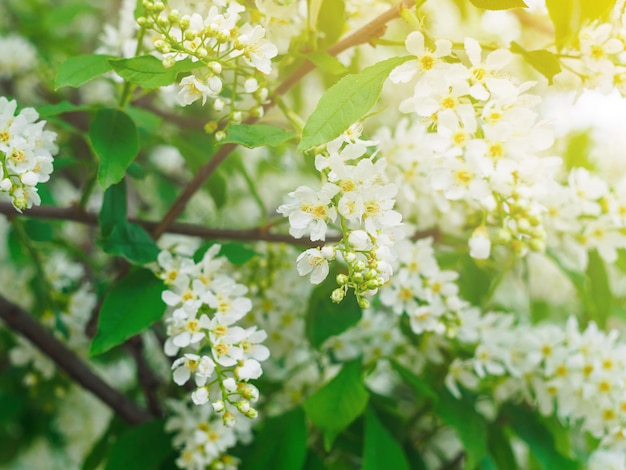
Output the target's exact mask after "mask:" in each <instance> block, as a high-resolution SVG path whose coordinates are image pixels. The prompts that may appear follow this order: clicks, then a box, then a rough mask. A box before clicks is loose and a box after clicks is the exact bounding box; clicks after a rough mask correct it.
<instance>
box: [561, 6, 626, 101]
mask: <svg viewBox="0 0 626 470" xmlns="http://www.w3.org/2000/svg"><path fill="white" fill-rule="evenodd" d="M618 5H619V2H618ZM612 16H613V18H614V20H613V21H610V22H593V23H591V24H587V25H585V26H584V27H583V28H581V30H580V32H579V34H578V38H577V39H578V40H577V41H575V42H574V43H573V44H572V46H571V48H570V49H569V50H566V51H565V55H564V56H563V57H562V58H561V60H562V61H563V63H564V64H566V65H567V69H566V70H565V71H563V72H561V74H559V76H557V77H556V78H557V80H558V81H560V82H561V83H564V84H565V83H569V84H571V85H582V86H584V87H586V88H591V89H596V90H599V91H601V92H603V93H609V92H610V91H611V90H614V89H617V90H618V91H619V92H620V93H621V94H622V95H626V14H621V10H620V8H619V7H618V8H616V10H615V12H614V14H613V15H612Z"/></svg>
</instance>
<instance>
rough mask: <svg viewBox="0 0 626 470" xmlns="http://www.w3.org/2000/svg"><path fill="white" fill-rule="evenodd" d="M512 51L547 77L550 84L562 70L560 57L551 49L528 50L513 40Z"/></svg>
mask: <svg viewBox="0 0 626 470" xmlns="http://www.w3.org/2000/svg"><path fill="white" fill-rule="evenodd" d="M511 52H513V53H515V54H520V55H521V56H522V57H523V58H524V59H525V60H526V62H528V63H529V64H530V65H531V66H532V67H533V68H534V69H535V70H537V72H539V73H540V74H541V75H543V76H544V77H546V78H547V79H548V83H550V84H551V83H552V78H553V77H554V76H555V75H556V74H557V73H560V72H561V62H560V61H559V58H558V57H557V56H556V55H554V54H553V53H552V52H550V51H546V50H544V49H538V50H536V51H527V50H526V49H524V48H523V47H522V46H520V45H519V44H518V43H516V42H512V43H511Z"/></svg>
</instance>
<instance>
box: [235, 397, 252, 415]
mask: <svg viewBox="0 0 626 470" xmlns="http://www.w3.org/2000/svg"><path fill="white" fill-rule="evenodd" d="M236 406H237V409H238V410H239V411H240V412H241V413H243V414H246V413H247V412H248V411H249V410H250V403H249V402H248V400H241V401H238V402H237V404H236Z"/></svg>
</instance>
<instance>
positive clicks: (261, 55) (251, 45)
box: [231, 24, 278, 75]
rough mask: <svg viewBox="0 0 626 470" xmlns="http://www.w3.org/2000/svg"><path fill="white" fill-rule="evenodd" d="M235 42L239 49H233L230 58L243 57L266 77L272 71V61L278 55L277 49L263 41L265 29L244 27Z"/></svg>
mask: <svg viewBox="0 0 626 470" xmlns="http://www.w3.org/2000/svg"><path fill="white" fill-rule="evenodd" d="M240 33H241V35H240V36H239V38H238V39H237V42H238V43H239V44H241V46H242V47H241V49H235V50H234V51H233V52H232V53H231V57H239V56H241V57H243V59H244V60H245V61H246V62H247V63H248V64H249V65H251V66H253V67H255V68H256V69H257V70H258V71H259V72H262V73H264V74H266V75H268V74H269V73H270V72H271V71H272V59H273V58H274V57H276V55H277V54H278V48H277V47H276V46H275V45H274V44H272V43H271V42H269V41H267V40H266V39H265V29H263V28H262V27H261V26H258V25H257V26H254V27H252V26H250V25H248V24H246V25H244V26H243V27H242V28H241V30H240Z"/></svg>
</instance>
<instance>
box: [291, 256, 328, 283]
mask: <svg viewBox="0 0 626 470" xmlns="http://www.w3.org/2000/svg"><path fill="white" fill-rule="evenodd" d="M296 268H297V269H298V274H300V276H306V275H307V274H311V283H312V284H319V283H320V282H322V281H323V280H324V279H326V277H327V276H328V272H329V266H328V259H327V258H326V257H325V256H324V254H323V253H322V251H321V250H320V249H319V248H309V249H308V250H306V251H305V252H303V253H300V255H299V256H298V258H297V260H296Z"/></svg>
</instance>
